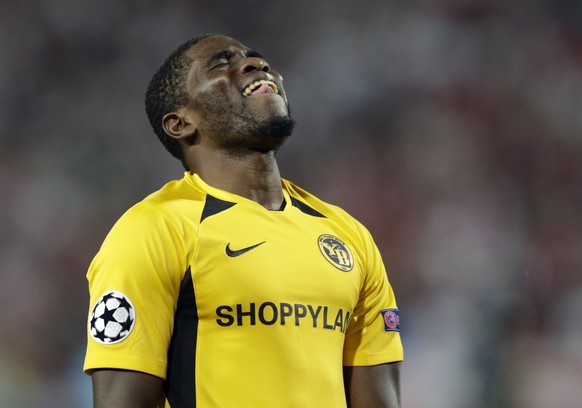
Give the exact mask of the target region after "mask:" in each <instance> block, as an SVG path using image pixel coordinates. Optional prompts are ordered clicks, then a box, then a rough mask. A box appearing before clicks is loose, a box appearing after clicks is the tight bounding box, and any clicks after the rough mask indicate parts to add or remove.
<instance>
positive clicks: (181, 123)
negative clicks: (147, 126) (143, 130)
mask: <svg viewBox="0 0 582 408" xmlns="http://www.w3.org/2000/svg"><path fill="white" fill-rule="evenodd" d="M162 126H163V128H164V130H165V131H166V133H167V134H168V136H170V137H172V138H174V139H177V140H187V139H189V138H191V137H192V136H194V135H195V134H196V131H197V130H198V129H197V126H196V125H195V123H194V121H193V120H192V119H191V118H190V117H188V116H187V115H184V113H183V112H180V111H178V112H170V113H166V114H165V115H164V117H163V118H162Z"/></svg>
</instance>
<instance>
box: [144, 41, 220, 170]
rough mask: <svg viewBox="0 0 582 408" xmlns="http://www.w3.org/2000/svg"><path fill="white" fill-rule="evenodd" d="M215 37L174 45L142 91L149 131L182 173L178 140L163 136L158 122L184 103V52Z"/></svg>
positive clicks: (186, 64)
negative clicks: (144, 92)
mask: <svg viewBox="0 0 582 408" xmlns="http://www.w3.org/2000/svg"><path fill="white" fill-rule="evenodd" d="M217 35H219V34H205V35H202V36H199V37H195V38H191V39H189V40H188V41H186V42H184V43H183V44H181V45H180V46H178V47H177V48H176V49H175V50H174V51H172V53H171V54H170V55H169V56H168V57H167V58H166V60H165V61H164V63H163V64H162V66H161V67H160V68H159V69H158V70H157V71H156V73H155V74H154V76H153V77H152V79H151V80H150V82H149V84H148V87H147V90H146V95H145V108H146V113H147V115H148V119H149V121H150V123H151V125H152V128H153V129H154V132H155V133H156V135H157V136H158V139H160V141H161V142H162V144H163V145H164V147H165V148H166V149H167V150H168V151H169V152H170V153H171V154H172V156H174V157H175V158H177V159H178V160H180V161H181V162H182V165H183V166H184V168H185V169H186V170H190V169H189V168H188V166H187V164H186V160H185V158H184V152H183V151H182V148H181V147H180V144H179V143H178V141H177V140H176V139H174V138H172V137H170V136H168V134H166V131H165V130H164V127H163V126H162V119H163V117H164V115H165V114H167V113H169V112H174V111H176V110H177V109H179V108H180V107H182V106H184V105H186V103H187V102H188V92H187V91H186V87H185V84H186V77H187V75H188V71H189V70H190V66H191V64H192V59H191V58H189V57H188V56H187V55H186V53H187V51H188V50H189V49H190V48H192V47H193V46H194V45H195V44H196V43H198V42H199V41H201V40H203V39H205V38H208V37H212V36H217Z"/></svg>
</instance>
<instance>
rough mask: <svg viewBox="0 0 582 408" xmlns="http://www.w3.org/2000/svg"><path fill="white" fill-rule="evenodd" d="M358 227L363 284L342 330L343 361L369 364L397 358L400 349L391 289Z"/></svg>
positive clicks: (370, 244)
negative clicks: (350, 317) (344, 336)
mask: <svg viewBox="0 0 582 408" xmlns="http://www.w3.org/2000/svg"><path fill="white" fill-rule="evenodd" d="M361 228H362V230H363V232H362V236H363V250H362V251H361V253H362V254H363V257H364V259H363V261H362V262H363V265H364V273H365V275H364V283H363V287H362V290H361V292H360V297H359V300H358V304H357V306H356V308H355V310H354V314H353V317H352V320H351V322H350V325H349V326H348V329H347V331H346V339H345V343H344V357H343V360H344V362H343V364H344V365H346V366H369V365H377V364H383V363H390V362H396V361H401V360H403V358H404V351H403V347H402V342H401V339H400V320H399V314H398V306H397V305H396V299H395V297H394V292H393V290H392V286H391V285H390V283H389V281H388V276H387V274H386V268H385V267H384V263H383V262H382V258H381V255H380V252H379V250H378V248H377V247H376V244H375V243H374V241H373V239H372V237H371V236H370V234H369V232H368V231H367V230H366V229H365V228H364V227H361Z"/></svg>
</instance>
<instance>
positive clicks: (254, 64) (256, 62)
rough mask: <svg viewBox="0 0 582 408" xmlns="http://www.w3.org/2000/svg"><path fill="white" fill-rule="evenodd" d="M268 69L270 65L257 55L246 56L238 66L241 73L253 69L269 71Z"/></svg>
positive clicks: (246, 72)
mask: <svg viewBox="0 0 582 408" xmlns="http://www.w3.org/2000/svg"><path fill="white" fill-rule="evenodd" d="M270 69H271V67H270V66H269V64H267V61H265V60H264V59H262V58H257V57H248V58H246V60H245V61H244V63H243V64H242V65H241V67H240V71H241V72H242V73H243V74H248V73H249V72H253V71H263V72H269V70H270Z"/></svg>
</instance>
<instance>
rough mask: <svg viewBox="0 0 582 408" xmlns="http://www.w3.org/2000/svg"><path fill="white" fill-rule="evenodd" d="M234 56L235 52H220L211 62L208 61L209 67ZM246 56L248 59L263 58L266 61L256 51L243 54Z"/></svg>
mask: <svg viewBox="0 0 582 408" xmlns="http://www.w3.org/2000/svg"><path fill="white" fill-rule="evenodd" d="M233 54H234V52H232V51H228V50H224V51H220V52H218V53H216V54H214V55H213V56H212V57H211V58H210V59H209V60H208V65H212V64H213V63H214V62H216V61H220V60H222V59H225V60H228V59H230V57H232V56H233ZM243 54H244V56H245V57H246V58H261V59H264V57H263V56H262V55H261V54H260V53H258V52H257V51H255V50H247V51H245V52H243Z"/></svg>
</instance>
